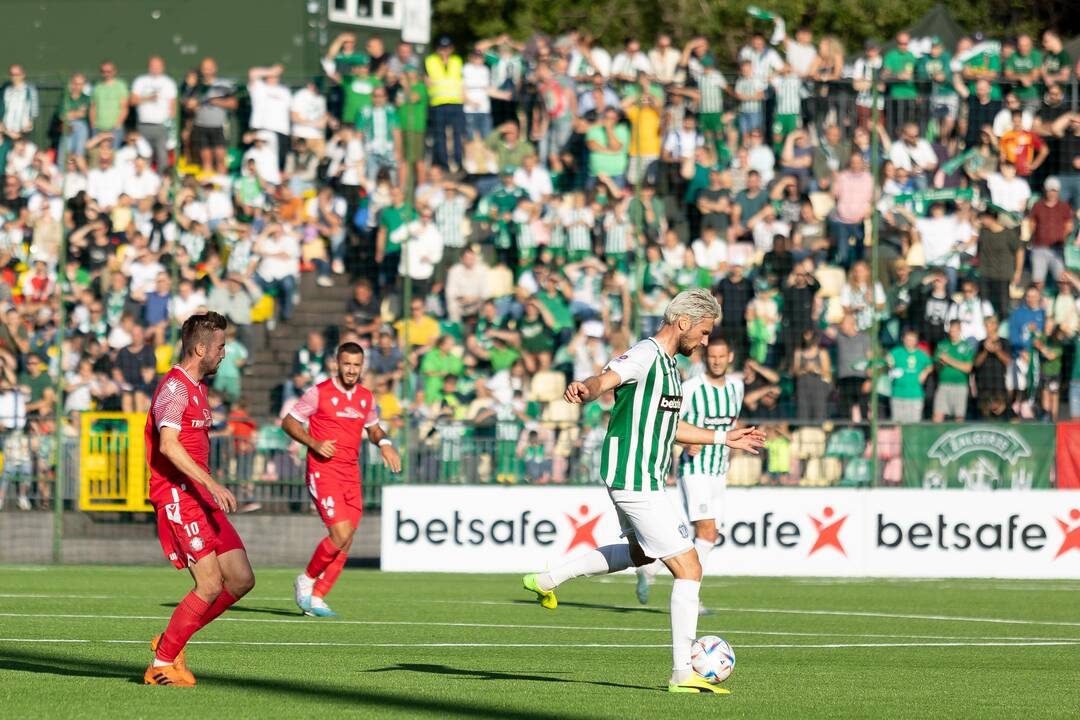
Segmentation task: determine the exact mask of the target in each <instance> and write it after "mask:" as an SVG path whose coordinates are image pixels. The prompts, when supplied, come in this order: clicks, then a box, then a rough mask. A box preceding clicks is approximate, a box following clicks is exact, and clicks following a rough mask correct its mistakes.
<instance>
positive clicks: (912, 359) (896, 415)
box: [885, 329, 934, 423]
mask: <svg viewBox="0 0 1080 720" xmlns="http://www.w3.org/2000/svg"><path fill="white" fill-rule="evenodd" d="M885 362H886V363H887V364H888V365H889V368H890V372H889V375H890V377H892V400H891V409H892V419H893V420H894V421H895V422H898V423H916V422H920V421H921V420H922V414H923V400H924V399H925V398H926V393H925V392H924V390H923V384H924V383H925V382H926V378H927V377H929V376H930V373H931V372H932V371H933V369H934V363H933V361H932V360H931V359H930V356H929V355H927V354H926V353H925V352H923V351H922V348H920V347H919V334H918V333H917V332H915V330H914V329H908V330H905V331H904V340H903V345H901V346H899V347H894V348H893V349H892V350H890V351H889V354H888V355H886V356H885Z"/></svg>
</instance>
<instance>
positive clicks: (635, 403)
mask: <svg viewBox="0 0 1080 720" xmlns="http://www.w3.org/2000/svg"><path fill="white" fill-rule="evenodd" d="M606 369H607V370H612V371H614V372H615V373H616V374H618V376H619V378H620V380H622V383H621V384H620V385H619V386H618V387H617V388H615V405H614V406H613V407H612V409H611V419H610V420H609V421H608V428H607V435H606V436H605V437H604V446H603V449H602V452H601V459H600V475H601V477H603V478H604V482H605V483H606V484H607V485H608V486H609V487H610V488H611V489H612V490H633V491H636V492H660V491H661V490H663V487H664V480H665V478H666V477H667V475H668V471H669V470H670V469H671V446H672V445H673V444H674V442H675V431H676V430H678V427H679V409H680V408H681V407H682V382H681V380H680V377H679V368H678V366H677V364H676V362H675V358H673V357H671V356H670V355H668V354H667V353H666V352H664V351H663V350H662V349H661V348H660V345H659V344H657V342H656V340H654V339H653V338H646V339H645V340H642V341H641V342H639V343H638V344H636V345H634V347H632V348H630V349H629V350H627V351H626V354H625V355H620V356H619V357H617V358H615V359H614V360H612V361H611V362H609V363H608V365H607V368H606Z"/></svg>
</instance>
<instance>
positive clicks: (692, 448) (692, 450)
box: [686, 445, 701, 457]
mask: <svg viewBox="0 0 1080 720" xmlns="http://www.w3.org/2000/svg"><path fill="white" fill-rule="evenodd" d="M686 454H687V455H689V456H690V457H696V456H697V455H700V454H701V446H700V445H687V446H686Z"/></svg>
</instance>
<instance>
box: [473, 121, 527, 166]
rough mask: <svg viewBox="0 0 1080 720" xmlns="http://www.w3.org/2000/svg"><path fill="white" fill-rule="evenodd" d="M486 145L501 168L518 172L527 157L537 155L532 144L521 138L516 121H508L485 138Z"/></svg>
mask: <svg viewBox="0 0 1080 720" xmlns="http://www.w3.org/2000/svg"><path fill="white" fill-rule="evenodd" d="M484 144H485V145H487V146H488V148H489V149H490V150H491V152H493V153H495V159H496V162H497V164H498V166H499V167H500V168H512V169H514V170H517V169H518V168H519V167H521V165H522V163H523V162H524V161H525V158H526V157H528V156H529V155H535V154H536V150H535V149H533V146H532V144H531V143H530V142H529V141H528V140H526V139H525V138H523V137H521V128H519V127H518V124H517V121H516V120H508V121H506V122H504V123H503V124H502V125H500V126H499V127H497V128H495V129H494V130H492V131H491V132H490V133H489V134H488V136H487V137H486V138H484Z"/></svg>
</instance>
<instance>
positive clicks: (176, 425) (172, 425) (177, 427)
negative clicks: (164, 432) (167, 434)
mask: <svg viewBox="0 0 1080 720" xmlns="http://www.w3.org/2000/svg"><path fill="white" fill-rule="evenodd" d="M163 427H167V428H172V429H173V430H183V427H181V426H180V424H179V423H174V422H169V421H168V420H162V421H160V422H158V424H157V429H158V430H160V429H161V428H163Z"/></svg>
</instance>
